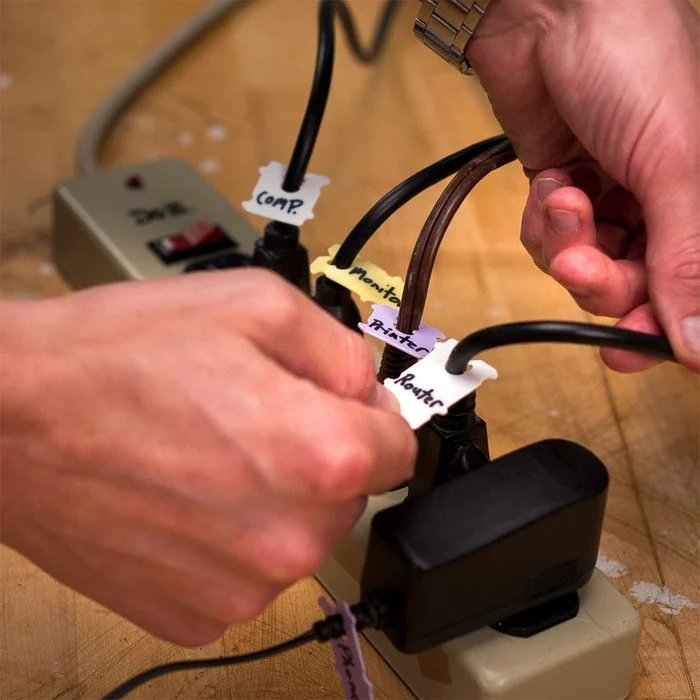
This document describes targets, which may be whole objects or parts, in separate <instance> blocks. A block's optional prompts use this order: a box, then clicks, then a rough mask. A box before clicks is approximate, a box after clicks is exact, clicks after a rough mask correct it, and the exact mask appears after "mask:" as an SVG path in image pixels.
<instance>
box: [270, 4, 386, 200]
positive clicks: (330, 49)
mask: <svg viewBox="0 0 700 700" xmlns="http://www.w3.org/2000/svg"><path fill="white" fill-rule="evenodd" d="M397 8H398V2H397V0H386V2H385V5H384V9H383V10H382V14H381V16H380V19H379V23H378V26H377V29H376V30H375V33H374V38H373V40H372V42H371V44H370V46H369V48H367V49H365V48H363V47H362V45H361V43H360V40H359V37H358V34H357V28H356V27H355V23H354V21H353V19H352V15H351V14H350V10H349V9H348V7H347V5H346V4H345V3H344V2H343V0H321V2H320V4H319V8H318V44H317V49H316V67H315V69H314V77H313V82H312V84H311V93H310V94H309V101H308V103H307V105H306V112H305V113H304V119H303V120H302V123H301V128H300V129H299V134H298V136H297V140H296V143H295V144H294V150H293V152H292V157H291V159H290V161H289V166H288V167H287V172H286V173H285V176H284V180H283V182H282V189H283V190H285V191H286V192H296V191H297V190H298V189H299V188H300V187H301V184H302V182H303V181H304V175H306V170H307V168H308V166H309V161H310V160H311V154H312V152H313V150H314V145H315V144H316V139H317V137H318V132H319V130H320V128H321V122H322V120H323V114H324V112H325V111H326V104H327V102H328V94H329V93H330V89H331V78H332V77H333V60H334V57H335V28H334V24H333V18H334V16H335V15H336V14H337V15H338V18H339V20H340V23H341V26H342V28H343V31H344V33H345V35H346V38H347V41H348V44H349V45H350V49H351V51H352V52H353V55H354V56H355V58H357V60H358V61H360V62H362V63H371V62H373V61H375V60H376V59H377V58H378V57H379V55H380V53H381V50H382V48H383V47H384V44H385V42H386V37H387V35H388V31H389V27H390V25H391V20H392V19H393V17H394V14H395V12H396V10H397Z"/></svg>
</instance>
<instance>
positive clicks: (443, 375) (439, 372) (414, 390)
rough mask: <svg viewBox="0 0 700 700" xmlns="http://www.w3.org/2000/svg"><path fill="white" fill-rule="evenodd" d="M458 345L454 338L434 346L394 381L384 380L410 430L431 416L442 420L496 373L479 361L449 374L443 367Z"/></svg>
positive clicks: (423, 423) (496, 376)
mask: <svg viewBox="0 0 700 700" xmlns="http://www.w3.org/2000/svg"><path fill="white" fill-rule="evenodd" d="M455 345H457V341H456V340H455V339H454V338H451V339H450V340H446V341H445V342H444V343H437V344H436V345H435V348H434V349H433V351H432V352H431V353H429V354H428V355H426V356H425V357H424V358H423V359H422V360H419V361H418V362H416V364H414V365H413V366H412V367H409V368H408V369H407V370H405V371H404V372H403V373H402V374H401V375H400V376H399V377H398V378H397V379H385V380H384V386H386V388H387V389H388V390H389V391H390V392H391V393H392V394H394V396H396V398H397V399H398V401H399V406H400V409H401V415H402V416H403V417H404V418H405V419H406V421H407V422H408V424H409V425H410V426H411V428H412V429H413V430H417V429H418V428H420V427H421V426H422V425H425V424H426V423H427V422H428V421H429V420H430V419H431V418H432V417H433V416H435V415H440V416H444V415H445V414H446V413H447V411H448V409H449V408H450V406H453V405H454V404H456V403H457V402H458V401H459V400H460V399H463V398H464V397H465V396H468V395H469V394H471V393H472V392H473V391H475V390H476V389H478V388H479V387H480V386H481V385H482V384H483V383H484V382H485V381H486V380H487V379H498V372H497V371H496V370H495V369H494V368H493V367H491V365H488V364H486V362H482V361H481V360H473V361H472V362H470V363H469V369H468V370H467V371H466V372H464V374H448V372H447V371H446V370H445V364H446V362H447V358H448V357H449V356H450V353H451V352H452V350H453V349H454V347H455Z"/></svg>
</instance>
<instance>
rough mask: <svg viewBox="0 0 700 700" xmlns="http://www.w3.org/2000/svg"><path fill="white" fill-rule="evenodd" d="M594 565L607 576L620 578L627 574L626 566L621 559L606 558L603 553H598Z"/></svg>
mask: <svg viewBox="0 0 700 700" xmlns="http://www.w3.org/2000/svg"><path fill="white" fill-rule="evenodd" d="M595 565H596V567H598V569H599V570H600V571H601V572H602V573H603V574H605V575H606V576H607V577H608V578H620V576H626V575H627V571H628V569H627V567H626V566H625V565H624V564H623V563H622V562H621V561H615V559H608V558H607V557H606V556H605V555H604V554H599V555H598V561H597V562H596V564H595Z"/></svg>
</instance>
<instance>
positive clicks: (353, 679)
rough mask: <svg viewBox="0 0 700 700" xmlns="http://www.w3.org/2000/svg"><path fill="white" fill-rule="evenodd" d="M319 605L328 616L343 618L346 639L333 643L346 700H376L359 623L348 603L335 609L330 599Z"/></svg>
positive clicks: (322, 600)
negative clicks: (363, 654)
mask: <svg viewBox="0 0 700 700" xmlns="http://www.w3.org/2000/svg"><path fill="white" fill-rule="evenodd" d="M318 604H319V605H320V606H321V610H323V612H324V613H325V614H326V615H334V614H336V613H337V614H339V615H341V616H342V618H343V623H344V627H345V637H341V638H340V639H334V640H332V641H331V646H332V647H333V655H334V656H335V668H336V670H337V671H338V673H339V674H340V678H341V680H342V681H343V689H344V690H345V698H346V700H374V694H373V692H372V684H371V683H370V681H369V678H367V670H366V668H365V660H364V658H363V657H362V649H361V648H360V639H359V637H358V636H357V622H356V620H355V616H354V615H353V614H352V611H351V610H350V605H348V603H346V602H342V603H339V604H338V607H337V608H335V607H334V606H333V603H332V602H331V601H330V600H328V598H319V599H318Z"/></svg>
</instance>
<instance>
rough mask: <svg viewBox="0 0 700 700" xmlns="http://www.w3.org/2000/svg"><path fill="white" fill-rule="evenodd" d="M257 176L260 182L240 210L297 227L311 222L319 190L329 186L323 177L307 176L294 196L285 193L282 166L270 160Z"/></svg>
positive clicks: (328, 181)
mask: <svg viewBox="0 0 700 700" xmlns="http://www.w3.org/2000/svg"><path fill="white" fill-rule="evenodd" d="M259 172H260V179H259V180H258V182H257V184H256V185H255V187H254V188H253V194H252V195H251V196H250V199H249V200H248V201H246V202H243V203H242V206H243V208H244V209H245V210H246V211H247V212H250V213H251V214H257V215H258V216H263V217H265V218H266V219H271V220H272V221H281V222H283V223H285V224H295V225H297V226H298V225H300V224H303V223H304V222H305V221H309V220H310V219H313V218H314V207H315V206H316V202H317V201H318V198H319V197H320V196H321V188H322V187H325V186H326V185H328V184H330V179H329V178H327V177H326V176H325V175H312V174H310V173H307V174H306V175H305V176H304V180H303V182H302V184H301V187H300V188H299V189H298V190H297V191H296V192H286V191H285V190H283V189H282V182H283V180H284V175H285V173H286V172H287V166H286V165H284V164H283V163H278V162H277V161H274V160H273V161H270V162H269V163H268V164H267V165H264V166H262V167H261V168H259Z"/></svg>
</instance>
